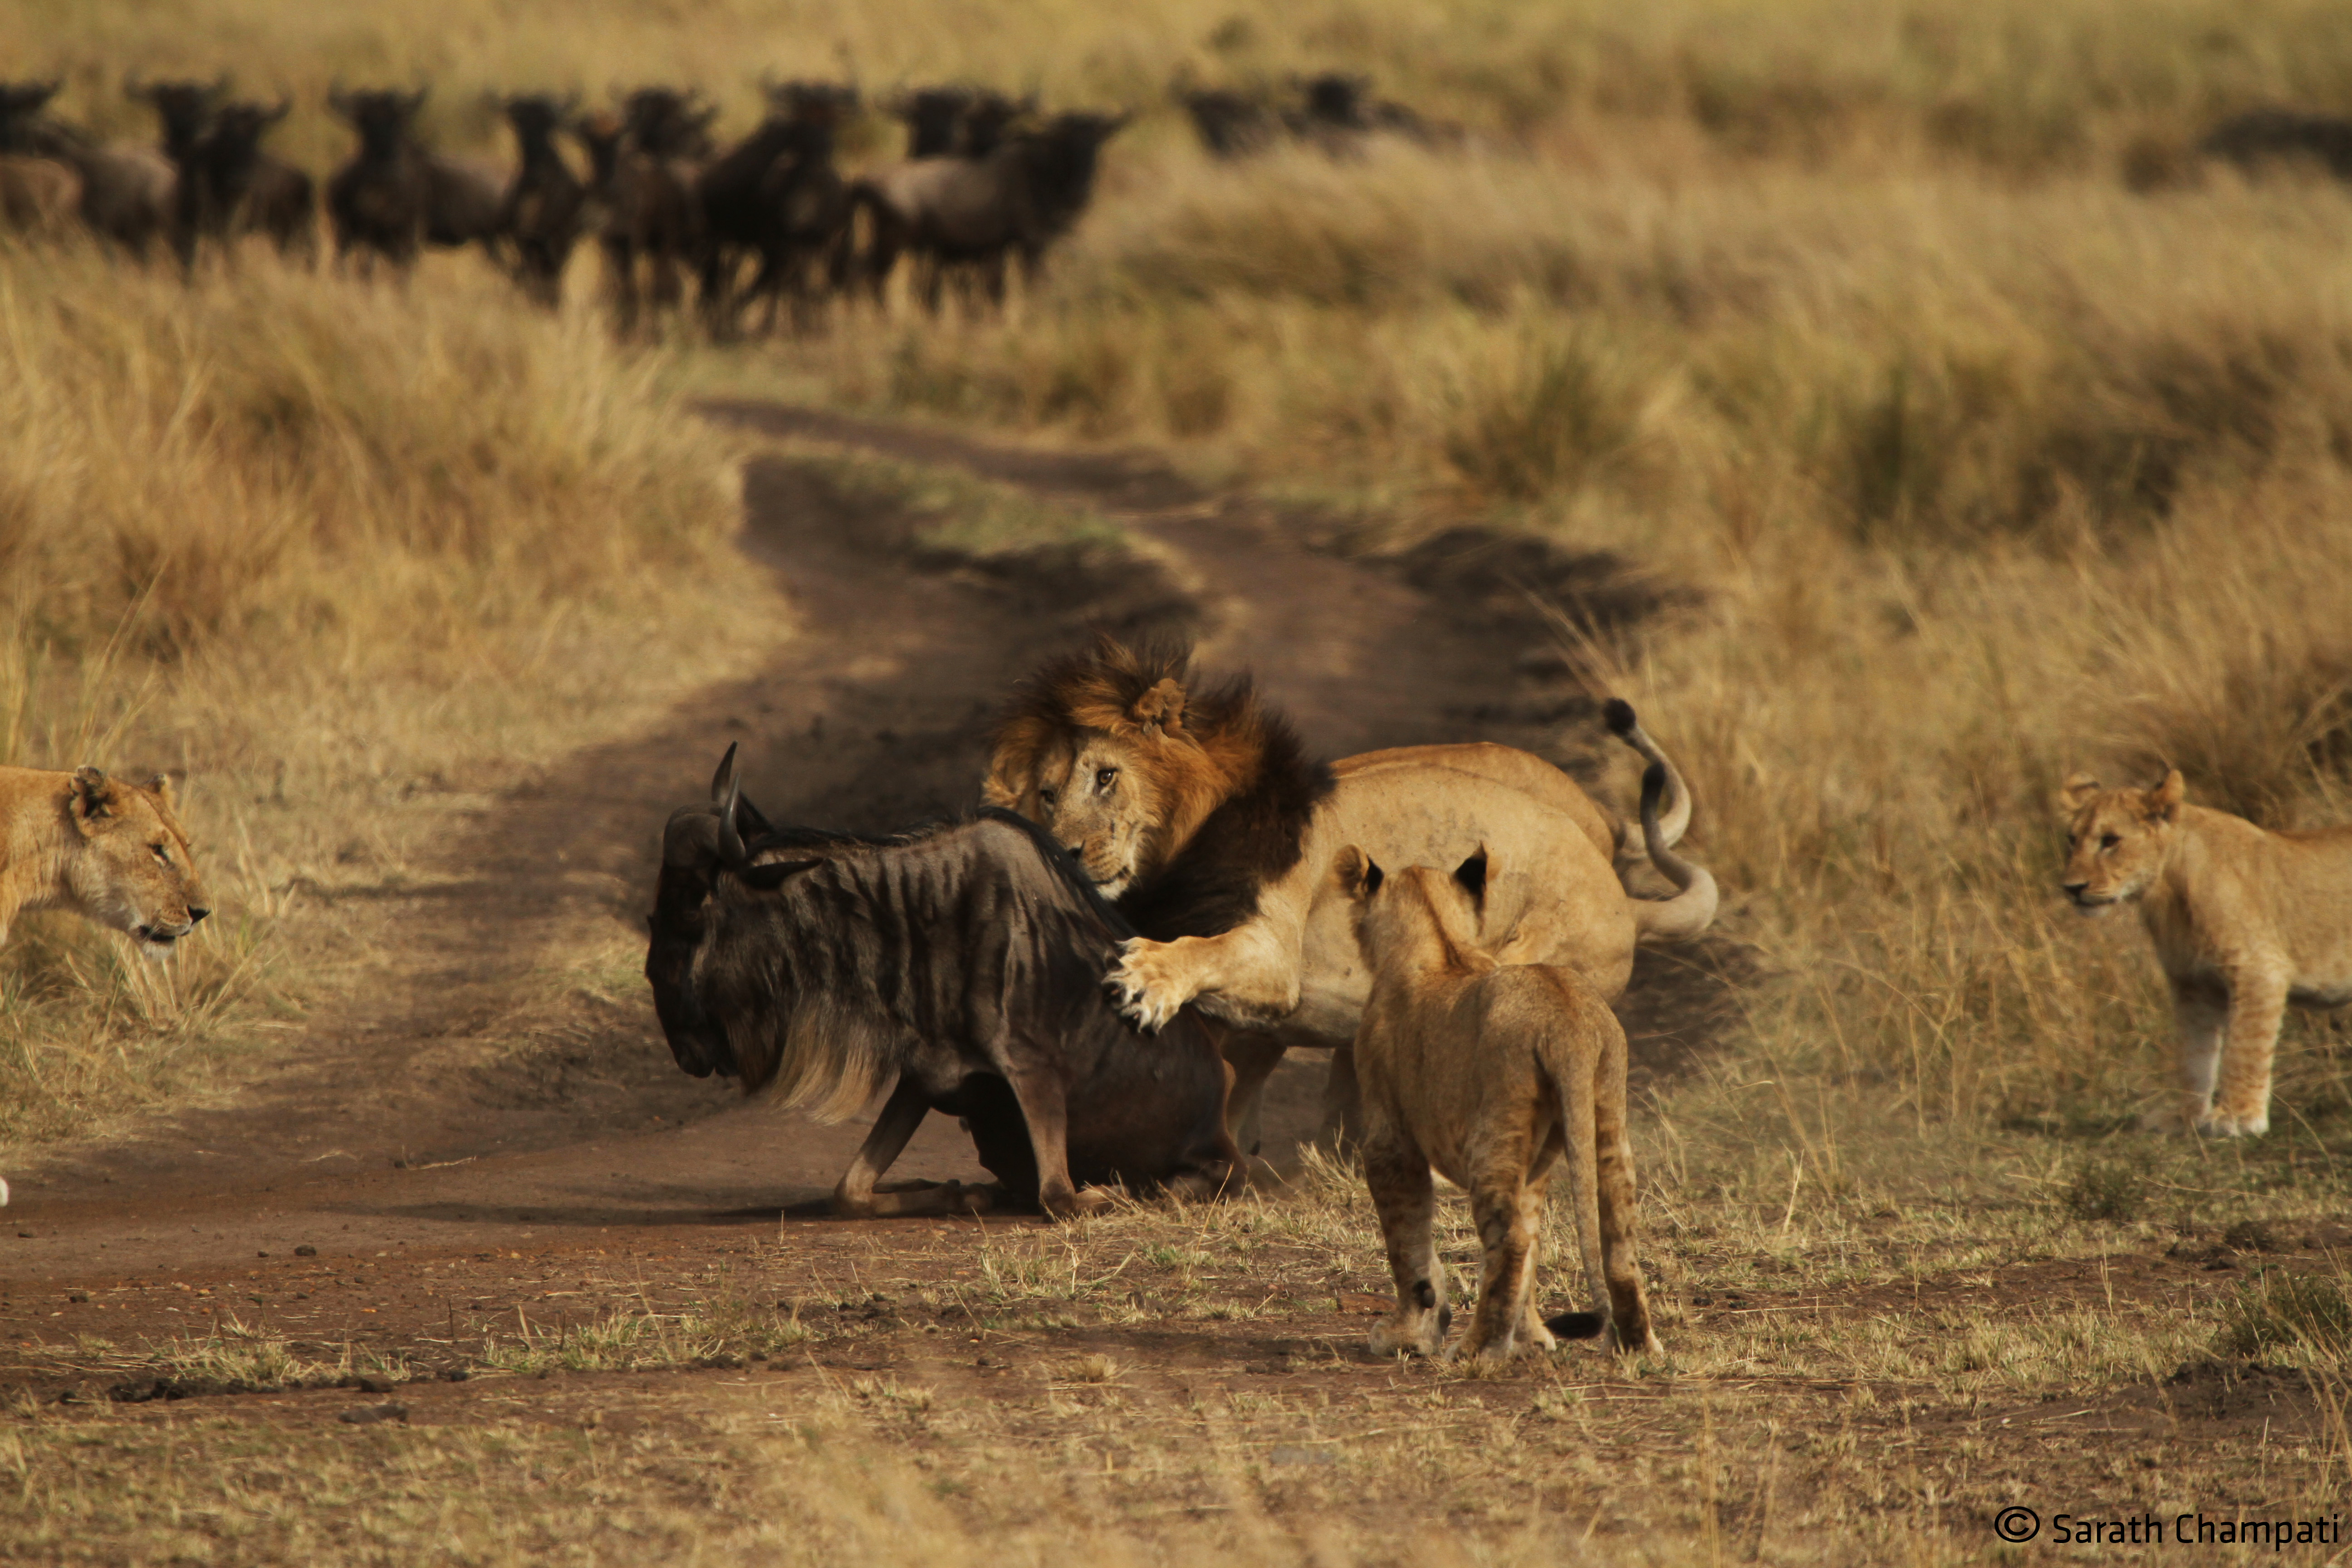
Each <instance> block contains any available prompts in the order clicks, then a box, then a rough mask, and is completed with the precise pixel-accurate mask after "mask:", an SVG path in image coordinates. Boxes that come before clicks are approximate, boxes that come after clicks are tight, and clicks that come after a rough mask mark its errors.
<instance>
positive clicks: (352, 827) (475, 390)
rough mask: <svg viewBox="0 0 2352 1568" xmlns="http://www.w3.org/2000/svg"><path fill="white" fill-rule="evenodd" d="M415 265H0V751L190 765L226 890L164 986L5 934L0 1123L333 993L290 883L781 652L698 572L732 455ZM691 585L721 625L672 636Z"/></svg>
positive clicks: (367, 855)
mask: <svg viewBox="0 0 2352 1568" xmlns="http://www.w3.org/2000/svg"><path fill="white" fill-rule="evenodd" d="M432 281H433V284H434V287H432V288H430V289H426V288H424V287H422V286H420V288H419V289H417V290H416V291H415V293H413V294H407V295H403V294H400V293H396V292H393V291H389V290H370V289H362V288H359V287H355V286H352V285H348V284H344V283H341V282H340V281H337V280H335V279H326V278H314V277H310V276H308V275H304V274H299V273H291V272H287V271H284V270H281V269H278V268H273V267H270V266H268V265H267V264H264V263H259V262H258V261H257V264H256V265H253V266H251V267H249V268H247V269H246V270H245V271H244V272H242V273H240V274H239V275H238V276H236V277H234V278H215V279H208V280H206V281H205V282H204V283H203V284H201V285H200V286H198V287H196V288H194V289H188V288H184V287H183V286H182V285H181V284H180V283H179V282H178V281H177V280H176V279H172V278H169V277H166V276H163V275H160V274H158V275H153V276H145V275H141V274H139V273H136V272H133V271H131V270H128V269H125V268H120V267H115V266H111V265H109V264H107V263H105V262H104V261H103V260H102V259H101V258H96V257H92V256H87V255H56V254H47V253H38V252H30V253H20V254H16V255H12V256H9V257H6V258H0V358H5V365H6V373H5V375H0V420H5V423H6V425H7V426H8V428H9V429H10V431H11V433H12V436H13V437H15V438H14V439H13V440H12V441H11V442H10V443H9V445H8V447H7V449H6V450H5V452H0V496H5V498H6V504H5V510H0V517H5V524H4V525H0V552H5V556H6V559H7V571H6V574H5V590H0V755H5V756H6V757H7V758H8V759H9V760H10V761H11V762H15V763H22V764H26V765H31V766H48V767H71V766H74V765H76V764H78V763H82V762H85V761H91V762H97V763H100V764H102V765H105V766H108V767H110V768H113V769H117V770H120V771H125V772H131V771H135V770H141V769H152V768H168V769H171V770H173V771H174V772H178V773H183V774H184V776H185V777H186V779H187V781H188V787H187V793H188V795H189V805H188V808H187V816H188V819H189V821H190V825H191V827H192V831H193V832H194V835H195V837H196V840H197V846H198V849H197V852H198V854H199V856H200V857H201V858H202V861H203V863H204V865H205V868H206V870H207V873H208V875H209V876H210V878H211V879H212V882H213V886H214V888H215V894H216V896H217V897H218V899H219V901H220V904H221V918H220V919H218V920H217V921H215V922H213V925H211V926H208V927H207V928H206V936H205V941H203V942H196V943H194V944H192V946H191V948H190V950H189V951H188V952H187V953H185V954H184V956H183V957H182V958H181V959H180V960H179V961H178V962H176V963H173V965H171V966H169V967H167V968H161V969H156V968H150V967H147V966H145V965H142V964H140V963H136V962H135V961H132V960H131V959H129V958H128V957H127V956H126V955H125V953H124V951H123V950H122V949H121V945H120V944H119V943H118V942H116V941H115V940H114V939H113V938H111V937H109V936H105V935H102V934H100V933H99V932H97V931H92V930H90V929H89V928H88V927H86V926H85V925H83V924H82V923H80V922H79V921H73V920H71V919H70V918H68V917H62V916H55V917H47V918H41V919H36V920H33V921H27V922H26V926H25V928H24V930H23V931H22V934H21V936H20V938H19V940H17V941H16V942H12V943H11V944H10V948H9V951H8V952H7V954H6V955H5V959H0V1139H9V1138H23V1137H44V1136H51V1135H54V1134H56V1133H58V1132H61V1131H70V1130H74V1129H79V1128H83V1127H87V1126H88V1125H89V1122H90V1121H91V1119H92V1118H93V1117H98V1116H102V1115H104V1114H107V1113H109V1112H110V1111H112V1110H116V1109H118V1108H121V1107H123V1106H126V1105H130V1104H135V1103H140V1102H142V1101H147V1100H152V1098H153V1097H154V1096H156V1095H159V1094H164V1093H170V1092H174V1091H177V1090H180V1089H186V1088H188V1087H190V1086H191V1084H192V1083H193V1082H194V1080H193V1079H191V1078H190V1077H189V1075H188V1072H187V1070H186V1069H189V1068H195V1067H200V1066H201V1065H202V1064H203V1063H204V1062H205V1060H206V1059H207V1058H213V1057H217V1056H218V1055H219V1053H220V1051H221V1050H222V1049H223V1048H224V1047H226V1046H228V1045H230V1044H231V1043H232V1042H251V1041H252V1040H254V1039H255V1038H257V1035H256V1030H257V1028H260V1027H265V1026H268V1024H269V1023H270V1022H271V1021H272V1020H273V1019H278V1020H283V1019H285V1018H288V1017H289V1016H293V1015H295V1014H296V1013H298V1012H299V1010H300V1009H301V1008H302V1007H304V1006H305V1005H308V1004H310V1003H311V1002H315V1001H316V1000H317V999H318V998H319V996H320V994H322V988H325V987H329V986H330V984H331V982H330V976H329V973H327V971H329V970H331V968H333V967H334V966H335V964H336V963H338V962H339V961H340V960H341V957H342V955H341V954H340V953H338V952H337V947H338V935H337V931H338V922H337V920H336V918H335V917H333V916H331V915H327V914H325V913H323V912H319V913H316V914H314V913H312V912H311V911H308V910H303V909H302V908H301V897H300V893H299V888H300V887H301V886H303V885H305V884H306V883H308V884H310V885H317V884H321V883H330V882H333V881H335V880H338V879H343V878H346V877H347V876H348V874H349V872H350V870H351V868H353V867H355V866H364V867H366V868H369V869H370V870H371V871H372V872H373V873H376V874H379V875H388V876H392V877H394V878H399V877H402V876H404V875H409V874H413V872H414V871H415V868H417V866H418V864H419V862H420V861H421V860H422V859H424V858H429V856H430V854H431V853H432V842H433V838H434V836H435V834H436V832H441V831H446V822H447V820H448V818H449V814H450V807H451V806H452V805H453V804H456V803H454V802H453V801H452V799H451V797H452V796H453V795H468V796H475V797H478V796H479V795H481V794H484V793H488V792H491V791H495V790H497V789H499V788H502V787H504V786H505V785H506V784H509V783H511V782H512V781H514V780H516V779H518V778H520V777H521V776H523V775H524V773H526V772H527V771H528V770H529V769H530V767H531V766H533V765H534V764H536V763H540V762H542V761H544V760H547V759H550V758H551V757H553V756H555V755H559V754H561V753H562V752H563V751H565V750H567V749H569V748H571V747H572V746H574V745H576V744H578V743H580V742H582V741H583V739H587V738H591V737H601V736H603V735H605V734H609V733H612V732H614V730H615V728H617V727H620V726H625V725H626V724H627V723H629V722H630V721H632V720H633V719H635V718H636V717H638V716H641V715H643V714H644V713H646V711H647V710H649V709H651V710H657V706H658V704H659V703H660V702H661V700H664V699H665V698H666V697H667V696H668V695H670V694H672V693H674V692H675V691H677V690H678V689H682V688H685V687H687V686H689V685H691V684H693V683H695V682H697V681H698V680H699V679H709V678H711V677H712V676H714V675H716V674H718V673H719V672H721V671H723V670H725V669H727V668H731V667H732V666H733V665H735V664H737V663H739V662H740V660H741V658H743V657H744V655H745V653H746V651H747V650H748V649H749V648H751V647H753V646H754V645H756V644H759V643H761V642H763V641H765V640H766V639H768V638H771V637H773V636H774V635H775V634H774V632H773V631H772V630H770V629H766V628H767V627H772V626H773V625H774V624H775V623H774V621H773V619H772V611H773V607H772V605H770V604H768V602H767V600H766V599H765V598H764V597H763V596H762V594H763V590H761V588H760V587H759V586H757V585H756V584H747V583H744V582H742V581H741V579H740V574H736V573H733V572H731V571H728V570H726V569H725V568H726V565H727V563H728V561H729V558H730V546H729V542H728V541H729V538H730V534H731V532H732V531H733V527H734V514H735V507H734V501H733V499H732V490H731V477H730V462H729V453H728V451H727V449H726V447H725V446H724V445H723V444H722V443H721V441H720V440H719V438H718V437H715V436H714V435H712V434H711V433H710V432H709V430H708V429H707V427H705V426H701V425H700V424H699V423H698V422H696V421H694V420H692V419H691V418H690V417H688V416H686V415H685V414H684V413H683V411H682V410H679V409H677V407H676V406H675V405H674V403H673V401H672V399H671V397H670V395H668V394H666V393H664V392H662V391H661V390H660V389H659V388H658V387H657V386H656V383H655V380H654V376H655V367H653V366H652V365H649V364H641V363H630V362H628V361H626V360H624V359H623V358H622V357H621V356H620V355H619V354H618V353H616V351H614V349H612V348H611V347H610V346H609V345H608V344H607V343H606V342H604V339H603V338H602V336H601V335H600V334H599V333H597V332H596V331H594V330H593V327H592V326H590V325H589V324H588V323H586V322H584V321H579V322H572V323H559V322H553V321H541V320H536V319H533V318H532V317H530V316H529V315H527V314H524V313H522V312H519V311H516V310H513V309H512V308H511V304H510V301H509V299H508V298H507V296H506V294H505V292H504V290H503V289H499V288H498V287H497V286H496V285H494V284H492V283H491V282H489V281H488V280H487V279H470V278H467V277H464V276H458V277H454V278H449V279H442V278H437V277H436V278H435V279H433V280H432ZM688 595H693V596H695V597H696V598H697V599H698V601H699V602H700V603H702V604H704V605H709V606H712V607H715V608H717V609H719V610H720V611H721V613H720V614H718V615H708V614H705V615H698V616H694V617H692V618H691V619H690V620H688V621H686V622H685V623H684V624H688V625H691V626H694V627H696V628H697V629H696V630H695V631H694V632H692V633H688V634H681V633H679V632H677V631H676V630H675V629H673V627H674V625H675V624H676V616H675V611H676V609H677V606H678V605H680V604H681V603H683V602H684V601H685V600H686V598H687V597H688ZM753 610H758V611H760V612H761V616H759V617H757V618H756V619H755V617H753V616H751V615H748V614H747V613H746V612H750V611H753ZM729 612H731V613H729ZM761 621H764V622H765V625H764V626H762V625H761V624H760V622H761ZM747 623H748V624H747ZM730 626H735V627H740V629H730ZM649 653H652V654H657V655H658V657H657V658H646V655H647V654H649ZM289 917H290V919H291V921H292V923H290V924H289ZM215 927H216V928H217V930H215ZM345 934H346V935H347V934H348V933H345ZM200 1076H201V1075H199V1077H200Z"/></svg>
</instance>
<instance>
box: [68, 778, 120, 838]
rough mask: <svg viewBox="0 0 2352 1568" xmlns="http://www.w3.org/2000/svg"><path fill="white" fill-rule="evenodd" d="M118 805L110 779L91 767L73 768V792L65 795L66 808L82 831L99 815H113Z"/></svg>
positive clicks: (86, 830) (86, 829)
mask: <svg viewBox="0 0 2352 1568" xmlns="http://www.w3.org/2000/svg"><path fill="white" fill-rule="evenodd" d="M117 805H120V802H119V801H117V799H116V798H115V784H114V781H113V780H112V779H110V778H108V777H107V776H106V774H105V773H101V772H100V771H99V770H98V769H96V768H93V767H79V768H76V769H75V770H74V775H73V793H72V794H71V795H68V796H67V797H66V809H67V810H68V811H70V812H71V813H72V814H73V819H74V821H75V823H76V824H77V825H79V826H80V827H81V829H82V831H84V832H85V833H86V832H88V831H89V825H90V824H91V823H93V822H95V821H97V820H98V819H99V818H100V817H101V816H113V815H114V812H115V808H116V807H117Z"/></svg>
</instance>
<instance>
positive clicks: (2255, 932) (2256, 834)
mask: <svg viewBox="0 0 2352 1568" xmlns="http://www.w3.org/2000/svg"><path fill="white" fill-rule="evenodd" d="M2060 805H2061V806H2062V808H2063V810H2064V811H2065V813H2066V814H2067V837H2068V846H2067V860H2066V872H2065V878H2064V885H2065V890H2066V894H2067V896H2068V898H2069V899H2071V900H2073V901H2074V905H2075V907H2076V908H2078V909H2080V910H2083V911H2084V913H2085V914H2090V915H2099V914H2104V913H2105V912H2106V911H2107V910H2111V909H2113V908H2115V907H2116V905H2118V904H2121V903H2125V902H2129V901H2134V900H2137V903H2138V904H2139V911H2140V921H2141V923H2142V924H2143V925H2144V926H2145V927H2146V928H2147V934H2148V937H2149V939H2150V940H2151V941H2152V942H2155V944H2156V956H2157V961H2158V963H2160V964H2162V965H2163V967H2164V973H2165V978H2166V979H2167V980H2168V982H2169V983H2170V986H2171V990H2172V1005H2173V1016H2174V1018H2175V1020H2176V1021H2177V1023H2178V1024H2179V1032H2180V1055H2179V1103H2178V1116H2179V1124H2180V1125H2182V1126H2184V1127H2189V1128H2194V1129H2195V1130H2196V1131H2200V1132H2207V1133H2212V1134H2216V1135H2220V1136H2223V1137H2233V1136H2239V1135H2253V1134H2259V1133H2263V1132H2267V1131H2270V1124H2271V1114H2270V1100H2271V1068H2272V1062H2273V1058H2274V1056H2275V1055H2276V1052H2277V1048H2278V1031H2279V1025H2280V1023H2281V1021H2282V1020H2283V1018H2284V1016H2285V1012H2286V1008H2287V1006H2288V1005H2289V1004H2293V1005H2296V1006H2300V1007H2315V1008H2331V1007H2341V1006H2343V1005H2346V1004H2347V1003H2352V827H2333V828H2323V829H2320V830H2317V831H2315V832H2307V833H2273V832H2271V831H2269V830H2268V829H2265V828H2262V827H2258V826H2255V825H2254V824H2252V823H2251V822H2248V821H2247V820H2246V819H2245V818H2243V817H2241V816H2231V815H2230V814H2229V813H2228V812H2223V811H2213V810H2209V809H2207V808H2205V807H2202V806H2195V805H2189V804H2188V787H2187V785H2186V784H2185V783H2184V782H2183V781H2182V779H2181V776H2180V773H2179V770H2177V769H2176V770H2174V771H2173V772H2172V773H2168V774H2167V775H2166V777H2165V780H2164V782H2163V783H2162V784H2158V786H2157V787H2156V788H2154V789H2145V790H2143V789H2105V788H2102V787H2101V786H2100V784H2098V782H2097V781H2096V780H2095V779H2092V778H2089V777H2087V776H2085V775H2082V774H2077V775H2076V776H2075V777H2074V778H2073V779H2071V780H2069V781H2068V782H2067V785H2066V788H2065V790H2064V792H2063V795H2061V797H2060Z"/></svg>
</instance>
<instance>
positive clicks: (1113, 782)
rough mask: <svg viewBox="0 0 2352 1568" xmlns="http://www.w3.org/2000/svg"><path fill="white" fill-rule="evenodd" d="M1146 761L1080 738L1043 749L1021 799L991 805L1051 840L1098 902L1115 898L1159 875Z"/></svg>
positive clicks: (1128, 746) (1089, 735)
mask: <svg viewBox="0 0 2352 1568" xmlns="http://www.w3.org/2000/svg"><path fill="white" fill-rule="evenodd" d="M1145 762H1146V759H1145V758H1143V757H1142V756H1141V755H1140V753H1139V748H1138V746H1137V743H1136V742H1133V741H1130V740H1128V739H1126V738H1124V737H1122V736H1118V735H1111V734H1105V733H1103V732H1102V731H1078V732H1077V733H1076V734H1075V735H1067V736H1064V737H1061V738H1059V739H1057V740H1056V741H1055V742H1053V743H1051V744H1049V745H1047V746H1045V747H1044V748H1042V749H1041V750H1040V751H1039V752H1038V753H1037V756H1036V760H1035V763H1034V766H1033V768H1032V770H1031V772H1030V773H1029V775H1028V777H1027V778H1026V779H1025V780H1023V781H1021V783H1022V784H1023V785H1024V787H1023V788H1022V789H1021V791H1020V794H1019V795H1017V796H1015V797H1014V798H1013V799H1012V800H1008V801H1001V802H993V803H992V804H1000V805H1005V806H1007V807H1008V808H1009V809H1011V810H1013V811H1017V812H1019V813H1020V814H1021V815H1022V816H1025V817H1027V818H1028V819H1029V820H1030V821H1032V822H1034V823H1035V824H1037V825H1038V826H1040V827H1043V828H1044V829H1045V831H1046V832H1048V833H1050V834H1052V835H1053V836H1054V841H1055V843H1057V844H1059V845H1061V846H1062V847H1064V848H1066V849H1067V850H1068V851H1069V852H1070V854H1071V856H1072V858H1075V859H1076V861H1077V863H1078V864H1079V865H1080V866H1082V867H1084V868H1086V873H1087V876H1089V877H1092V878H1093V879H1095V885H1096V886H1097V887H1098V888H1099V889H1102V895H1103V897H1105V898H1107V899H1116V898H1118V896H1119V895H1120V894H1121V893H1123V892H1125V891H1126V890H1127V889H1129V887H1131V886H1133V885H1134V882H1135V880H1136V879H1137V878H1139V877H1141V876H1143V875H1144V874H1146V873H1147V872H1150V871H1153V870H1156V869H1158V868H1157V867H1156V866H1155V865H1153V864H1152V863H1151V861H1152V860H1153V858H1154V857H1152V856H1151V854H1150V848H1151V845H1152V839H1153V833H1152V829H1153V828H1154V827H1155V826H1158V825H1159V823H1160V816H1161V812H1160V799H1159V792H1158V791H1157V790H1156V789H1155V788H1154V787H1153V785H1152V779H1151V770H1150V768H1149V767H1148V766H1146V765H1144V763H1145Z"/></svg>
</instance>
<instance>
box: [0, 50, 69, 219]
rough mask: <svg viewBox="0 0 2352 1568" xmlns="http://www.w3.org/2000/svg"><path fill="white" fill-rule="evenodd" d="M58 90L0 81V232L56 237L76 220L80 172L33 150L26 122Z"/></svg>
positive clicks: (52, 85) (41, 84) (50, 85)
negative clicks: (77, 172)
mask: <svg viewBox="0 0 2352 1568" xmlns="http://www.w3.org/2000/svg"><path fill="white" fill-rule="evenodd" d="M57 90H58V84H57V83H55V82H0V230H5V232H7V233H10V234H23V235H38V236H41V237H46V238H52V239H54V238H61V237H64V236H65V235H67V234H68V233H70V232H71V231H72V229H73V227H74V226H75V225H76V223H77V222H78V221H79V220H78V217H77V214H76V209H77V208H79V206H80V205H81V176H80V175H79V174H76V173H75V172H74V169H73V166H72V165H71V164H69V163H64V162H62V161H60V160H58V159H56V158H51V157H47V156H44V155H41V154H39V153H35V152H33V151H32V150H31V144H32V141H33V135H32V132H31V129H30V121H32V120H33V119H34V117H35V116H37V115H38V114H39V112H40V111H41V110H42V108H43V107H44V106H45V105H47V102H48V101H49V99H50V98H51V97H52V96H53V95H54V94H55V93H56V92H57Z"/></svg>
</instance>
